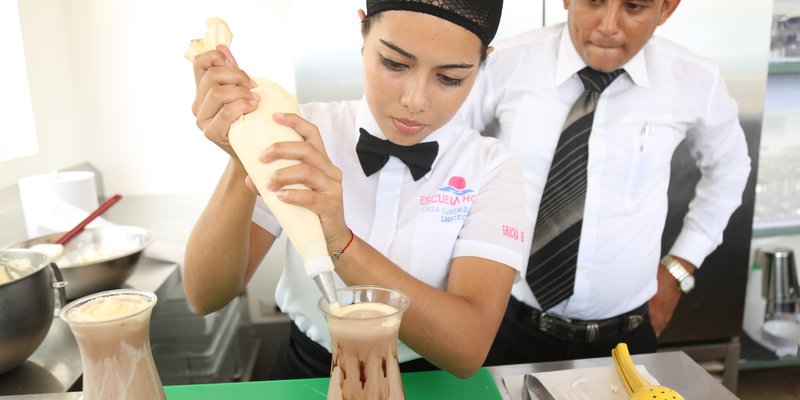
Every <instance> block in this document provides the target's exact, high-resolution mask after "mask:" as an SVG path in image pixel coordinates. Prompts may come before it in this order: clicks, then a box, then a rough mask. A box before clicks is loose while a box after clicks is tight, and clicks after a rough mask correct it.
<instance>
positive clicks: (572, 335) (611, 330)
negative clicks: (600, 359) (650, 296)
mask: <svg viewBox="0 0 800 400" xmlns="http://www.w3.org/2000/svg"><path fill="white" fill-rule="evenodd" d="M508 312H509V313H510V314H512V315H514V316H516V317H518V318H520V319H521V320H523V321H524V322H526V323H528V324H530V325H533V326H534V327H536V328H538V329H539V330H541V331H542V332H545V333H547V334H548V335H550V336H553V337H555V338H557V339H561V340H567V341H571V342H584V343H591V342H596V341H598V340H600V339H605V338H608V337H612V336H615V335H618V334H621V333H625V332H630V331H632V330H634V329H636V328H638V327H639V326H640V325H642V323H643V322H644V321H645V316H646V315H647V303H644V304H642V305H641V306H639V307H636V308H635V309H633V310H631V311H629V312H627V313H625V314H622V315H618V316H616V317H612V318H607V319H601V320H597V321H583V320H577V319H569V318H566V317H563V316H560V315H558V314H550V313H547V312H542V311H540V310H537V309H535V308H533V307H531V306H529V305H527V304H525V303H523V302H521V301H519V300H517V299H515V298H514V297H513V296H512V297H511V299H510V300H509V302H508Z"/></svg>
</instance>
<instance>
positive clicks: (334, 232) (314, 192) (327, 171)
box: [259, 113, 350, 251]
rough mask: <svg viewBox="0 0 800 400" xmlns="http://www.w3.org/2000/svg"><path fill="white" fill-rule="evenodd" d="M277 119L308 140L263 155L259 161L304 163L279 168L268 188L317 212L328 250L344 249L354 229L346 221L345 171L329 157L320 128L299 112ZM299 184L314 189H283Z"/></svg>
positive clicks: (285, 144)
mask: <svg viewBox="0 0 800 400" xmlns="http://www.w3.org/2000/svg"><path fill="white" fill-rule="evenodd" d="M273 118H274V119H275V122H277V123H279V124H281V125H285V126H287V127H289V128H292V129H294V130H295V132H297V133H298V134H299V135H300V136H302V137H303V139H304V140H303V141H297V142H280V143H275V144H273V145H272V146H270V147H269V148H267V149H266V150H264V151H263V152H262V153H261V154H260V155H259V160H260V161H261V162H264V163H268V162H272V161H276V160H280V159H286V160H298V161H300V164H296V165H293V166H290V167H286V168H281V169H279V170H277V171H275V173H274V174H273V175H272V178H271V179H270V181H269V182H268V183H267V189H268V190H270V191H273V192H275V194H276V195H277V196H278V198H279V199H281V200H282V201H284V202H286V203H289V204H294V205H297V206H301V207H305V208H308V209H309V210H311V211H313V212H315V213H317V214H318V215H319V219H320V222H321V223H322V230H323V232H324V233H325V240H326V241H327V243H328V250H329V251H335V250H339V249H341V248H343V247H344V246H345V245H346V244H347V242H348V241H349V240H350V230H349V229H348V228H347V224H346V223H345V221H344V207H343V202H342V172H341V170H339V168H337V167H336V166H335V165H333V163H332V162H331V160H330V158H328V154H327V153H326V152H325V145H324V144H323V142H322V137H320V134H319V129H317V127H316V126H315V125H314V124H312V123H311V122H308V121H306V120H305V119H303V118H302V117H300V116H298V115H295V114H280V113H276V114H275V115H273ZM298 183H300V184H303V185H306V186H307V187H308V188H309V189H311V190H304V189H283V187H284V186H287V185H292V184H298Z"/></svg>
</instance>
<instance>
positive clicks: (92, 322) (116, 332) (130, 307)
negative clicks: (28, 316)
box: [61, 289, 165, 400]
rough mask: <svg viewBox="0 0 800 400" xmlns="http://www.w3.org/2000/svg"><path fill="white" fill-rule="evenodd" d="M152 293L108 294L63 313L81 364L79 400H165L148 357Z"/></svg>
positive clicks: (73, 305) (80, 302)
mask: <svg viewBox="0 0 800 400" xmlns="http://www.w3.org/2000/svg"><path fill="white" fill-rule="evenodd" d="M155 304H156V296H155V294H153V293H150V292H145V291H139V290H127V289H120V290H110V291H106V292H100V293H95V294H93V295H89V296H86V297H83V298H81V299H78V300H75V301H73V302H72V303H70V304H68V305H67V306H66V307H64V308H63V309H62V310H61V318H62V319H63V320H64V321H66V322H67V323H68V324H69V327H70V329H71V330H72V333H73V334H74V336H75V340H76V341H77V342H78V347H79V348H80V351H81V361H82V362H83V400H107V399H117V400H159V399H161V400H163V399H165V396H164V391H163V389H162V385H161V378H160V377H159V376H158V371H157V370H156V366H155V363H154V361H153V354H152V353H151V351H150V313H151V311H152V309H153V306H155Z"/></svg>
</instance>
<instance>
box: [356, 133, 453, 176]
mask: <svg viewBox="0 0 800 400" xmlns="http://www.w3.org/2000/svg"><path fill="white" fill-rule="evenodd" d="M358 131H359V132H361V135H360V136H359V138H358V145H356V153H358V161H360V162H361V169H363V170H364V173H365V174H366V175H367V176H370V175H372V174H374V173H376V172H378V171H380V169H381V168H383V166H384V165H386V162H388V161H389V156H395V157H397V158H399V159H400V161H402V162H403V163H404V164H405V165H406V166H408V169H409V170H410V171H411V176H412V177H414V180H415V181H418V180H419V179H420V178H422V177H423V176H425V174H427V173H428V171H430V170H431V165H432V164H433V160H435V159H436V154H437V153H438V152H439V143H437V142H425V143H417V144H415V145H413V146H400V145H399V144H394V143H392V142H390V141H388V140H383V139H378V138H376V137H375V136H372V135H370V134H369V132H367V131H365V130H364V129H363V128H359V130H358Z"/></svg>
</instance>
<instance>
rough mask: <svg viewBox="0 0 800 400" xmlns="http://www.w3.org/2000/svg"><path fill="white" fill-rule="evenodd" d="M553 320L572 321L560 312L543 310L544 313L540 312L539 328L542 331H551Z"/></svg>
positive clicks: (569, 322) (568, 322)
mask: <svg viewBox="0 0 800 400" xmlns="http://www.w3.org/2000/svg"><path fill="white" fill-rule="evenodd" d="M553 320H559V321H562V322H566V323H567V324H571V323H572V320H571V319H569V318H567V317H564V316H561V315H558V314H548V313H546V312H544V311H542V313H541V314H539V330H540V331H542V332H547V331H549V330H550V325H551V324H552V321H553Z"/></svg>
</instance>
